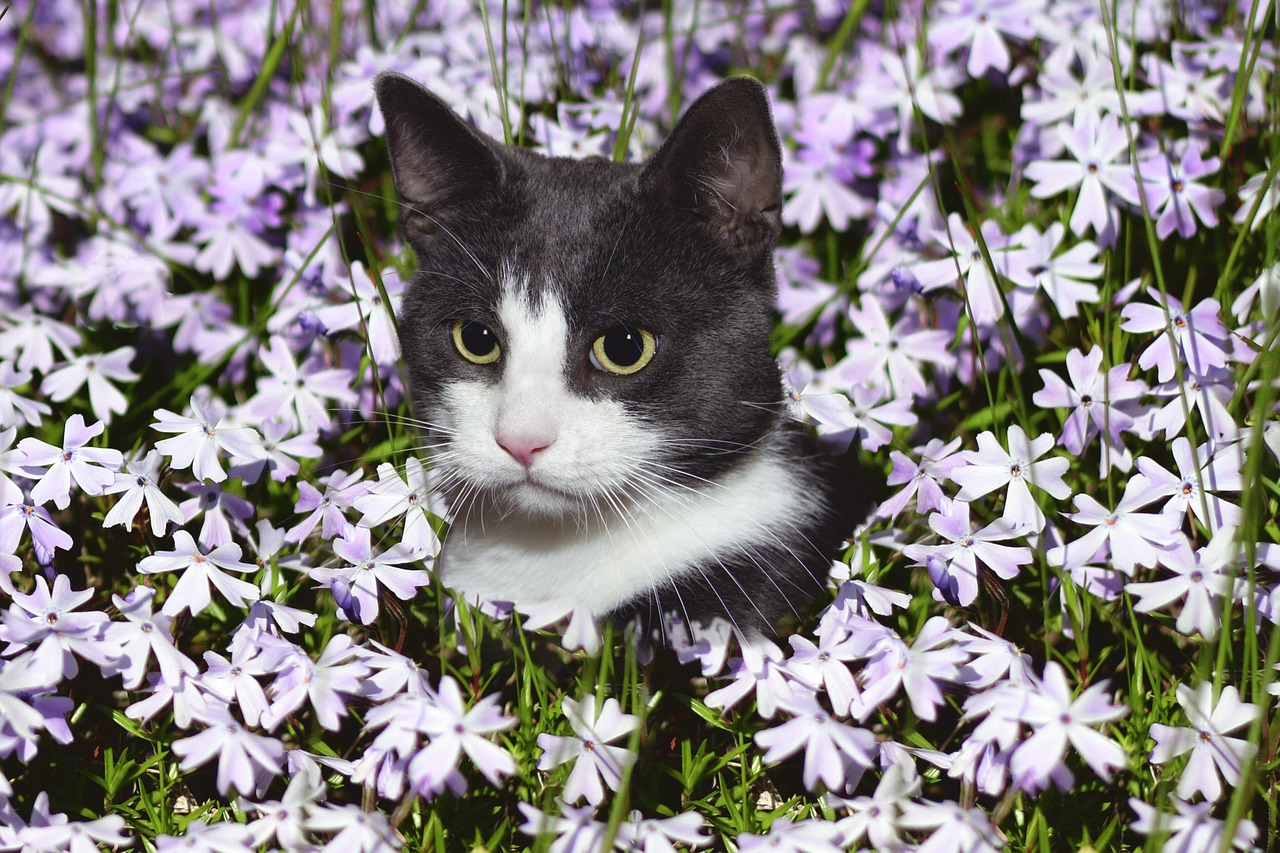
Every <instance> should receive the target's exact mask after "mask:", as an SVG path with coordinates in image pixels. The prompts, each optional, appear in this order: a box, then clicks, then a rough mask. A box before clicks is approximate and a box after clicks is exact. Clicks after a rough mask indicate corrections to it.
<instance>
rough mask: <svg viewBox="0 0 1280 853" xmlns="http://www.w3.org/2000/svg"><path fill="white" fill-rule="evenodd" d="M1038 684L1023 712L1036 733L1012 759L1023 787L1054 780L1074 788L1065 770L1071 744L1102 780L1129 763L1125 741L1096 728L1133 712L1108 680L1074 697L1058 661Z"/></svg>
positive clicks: (1022, 716) (1036, 786) (1032, 789)
mask: <svg viewBox="0 0 1280 853" xmlns="http://www.w3.org/2000/svg"><path fill="white" fill-rule="evenodd" d="M1039 688H1040V689H1039V690H1038V691H1031V692H1028V694H1027V700H1026V703H1025V704H1024V705H1023V707H1022V709H1021V711H1020V713H1019V717H1020V719H1021V720H1022V721H1023V722H1024V723H1026V724H1027V725H1028V726H1030V727H1031V728H1032V730H1033V734H1032V735H1031V737H1029V738H1027V740H1025V741H1023V742H1022V743H1021V744H1019V745H1018V747H1017V749H1016V750H1014V753H1013V757H1012V759H1011V760H1010V763H1009V769H1010V771H1011V772H1012V773H1013V779H1014V782H1015V784H1017V786H1018V787H1019V788H1021V789H1022V790H1024V791H1027V792H1035V791H1038V790H1040V789H1043V788H1045V787H1047V786H1048V784H1049V781H1050V779H1052V780H1053V781H1055V782H1057V783H1058V784H1059V786H1060V787H1063V790H1069V789H1070V779H1071V775H1070V772H1069V771H1065V772H1064V771H1063V770H1062V769H1061V768H1062V767H1063V765H1062V759H1063V757H1064V756H1065V755H1066V751H1067V744H1070V745H1071V746H1073V747H1075V749H1076V752H1078V753H1080V757H1081V758H1083V759H1084V761H1085V763H1086V764H1088V765H1089V766H1090V767H1091V768H1092V769H1093V772H1094V773H1097V774H1098V775H1099V776H1101V777H1102V778H1103V779H1110V778H1111V770H1112V769H1113V768H1120V767H1124V766H1125V764H1126V763H1127V759H1126V757H1125V752H1124V750H1123V749H1121V748H1120V745H1119V744H1117V743H1116V742H1115V741H1113V740H1111V739H1110V738H1108V737H1107V736H1105V735H1103V734H1101V733H1100V732H1098V731H1096V730H1095V728H1094V727H1095V726H1098V725H1101V724H1102V723H1109V722H1111V721H1113V720H1118V719H1120V718H1121V717H1123V716H1124V715H1125V714H1127V713H1128V708H1125V707H1123V706H1117V705H1113V704H1111V701H1110V700H1109V699H1107V697H1106V690H1107V683H1106V682H1105V681H1103V682H1100V683H1098V684H1094V685H1091V686H1090V687H1088V688H1087V689H1086V690H1084V692H1082V693H1081V694H1080V695H1079V696H1077V697H1075V698H1074V699H1073V698H1072V697H1071V688H1070V687H1069V686H1068V685H1067V677H1066V673H1065V672H1064V671H1063V669H1062V667H1061V666H1059V665H1058V663H1057V662H1056V661H1050V662H1049V663H1048V664H1047V665H1046V666H1045V669H1044V678H1043V679H1042V680H1041V682H1040V684H1039ZM1063 782H1065V783H1066V784H1065V786H1064V785H1063Z"/></svg>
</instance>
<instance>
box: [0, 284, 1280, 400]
mask: <svg viewBox="0 0 1280 853" xmlns="http://www.w3.org/2000/svg"><path fill="white" fill-rule="evenodd" d="M1255 302H1257V303H1258V308H1259V312H1260V314H1261V319H1262V320H1264V321H1266V322H1269V323H1274V322H1275V321H1276V317H1277V316H1280V263H1277V264H1272V265H1271V266H1269V267H1267V268H1266V269H1264V270H1263V271H1262V272H1261V273H1260V274H1259V275H1258V277H1257V278H1255V279H1254V280H1253V284H1251V285H1249V286H1248V287H1246V288H1245V289H1244V290H1242V291H1240V295H1239V296H1237V297H1236V298H1235V300H1234V301H1232V303H1231V313H1232V315H1233V316H1234V317H1235V318H1236V322H1238V323H1244V322H1246V321H1247V320H1248V319H1249V314H1250V312H1251V311H1253V304H1254V303H1255ZM3 370H4V364H3V363H2V362H0V373H2V372H3ZM3 386H4V381H3V379H2V378H0V404H2V403H3V393H4V388H3ZM3 424H4V417H3V412H0V425H3Z"/></svg>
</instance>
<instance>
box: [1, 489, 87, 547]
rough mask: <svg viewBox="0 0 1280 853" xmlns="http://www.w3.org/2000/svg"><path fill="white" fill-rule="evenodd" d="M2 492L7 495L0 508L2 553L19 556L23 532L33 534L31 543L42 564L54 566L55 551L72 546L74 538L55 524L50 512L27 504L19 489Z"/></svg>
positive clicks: (32, 504) (3, 497)
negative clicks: (19, 544) (19, 545)
mask: <svg viewBox="0 0 1280 853" xmlns="http://www.w3.org/2000/svg"><path fill="white" fill-rule="evenodd" d="M10 485H11V484H10ZM0 491H3V492H4V494H3V495H0V498H2V499H3V501H4V503H3V505H0V553H4V554H15V553H17V551H18V542H19V541H21V539H22V531H23V530H29V531H31V544H32V545H33V546H34V547H35V552H36V559H37V560H38V561H39V562H40V564H41V565H45V566H47V565H50V564H52V563H53V555H54V553H55V552H56V551H58V550H64V551H65V550H67V549H69V548H70V547H71V537H70V536H68V535H67V534H66V533H65V532H64V531H63V530H62V529H61V528H60V527H58V525H57V524H55V523H54V520H53V516H51V515H49V511H48V510H47V509H45V508H44V507H42V506H36V505H35V504H34V503H32V502H31V501H24V500H23V499H22V492H21V491H19V490H18V488H17V487H16V486H13V487H12V489H11V490H10V489H4V490H0Z"/></svg>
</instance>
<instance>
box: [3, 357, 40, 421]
mask: <svg viewBox="0 0 1280 853" xmlns="http://www.w3.org/2000/svg"><path fill="white" fill-rule="evenodd" d="M30 381H31V371H30V370H19V369H18V368H17V367H15V366H14V365H13V363H12V362H9V361H4V360H0V429H7V428H9V427H17V426H37V427H38V426H40V424H41V423H42V421H41V418H43V417H44V416H46V415H48V414H49V413H50V411H52V410H51V409H50V408H49V406H48V405H47V404H45V403H42V402H40V401H39V400H32V399H30V398H28V397H24V396H22V395H21V394H19V393H18V389H19V388H23V387H25V386H26V385H27V384H28V383H29V382H30Z"/></svg>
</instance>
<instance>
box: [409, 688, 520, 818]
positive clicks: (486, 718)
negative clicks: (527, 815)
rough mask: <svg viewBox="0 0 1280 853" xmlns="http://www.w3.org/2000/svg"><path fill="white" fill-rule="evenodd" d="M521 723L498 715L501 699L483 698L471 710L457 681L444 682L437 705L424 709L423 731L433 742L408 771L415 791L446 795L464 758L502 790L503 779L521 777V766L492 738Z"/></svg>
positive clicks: (500, 713) (439, 689)
mask: <svg viewBox="0 0 1280 853" xmlns="http://www.w3.org/2000/svg"><path fill="white" fill-rule="evenodd" d="M518 722H519V721H518V720H516V719H515V718H514V717H508V716H506V715H505V714H503V713H502V711H501V710H499V707H498V697H497V696H493V695H490V696H484V697H482V698H480V699H479V700H477V701H476V702H475V703H474V704H473V705H472V706H471V707H470V708H468V707H466V703H465V702H464V701H463V698H462V690H461V689H460V688H459V687H458V682H456V681H455V680H454V679H452V678H449V677H447V676H446V677H444V678H442V679H441V680H440V684H439V686H438V687H437V688H436V695H435V701H434V702H433V703H431V704H430V705H428V706H427V707H425V708H424V710H423V716H422V721H421V729H422V731H423V733H425V734H426V735H427V737H428V738H429V739H430V742H429V743H428V744H427V745H426V746H425V747H424V748H423V749H422V750H421V751H420V752H418V753H417V754H416V755H415V756H414V757H413V759H412V760H410V762H409V766H408V774H409V777H410V778H411V779H414V780H415V789H416V790H418V791H419V792H420V793H427V794H429V793H431V792H438V791H440V790H442V789H443V788H444V785H445V783H446V781H447V780H448V777H449V776H450V775H453V774H456V773H457V766H458V762H459V761H461V759H462V756H463V755H464V754H465V755H466V756H467V757H468V758H470V759H471V763H472V764H474V765H475V767H476V769H477V770H479V771H480V773H481V774H482V775H483V776H484V778H486V779H488V780H489V783H490V784H492V785H497V784H498V782H499V781H500V780H501V779H502V777H504V776H510V775H511V774H513V773H515V772H516V763H515V759H513V758H512V757H511V753H509V752H507V751H506V750H505V749H503V748H502V747H501V746H499V745H498V744H496V743H494V742H493V741H492V739H491V738H492V736H493V735H495V734H497V733H498V732H504V731H506V730H507V729H510V728H512V727H513V726H515V725H516V724H517V723H518ZM463 790H465V785H464V786H463Z"/></svg>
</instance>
